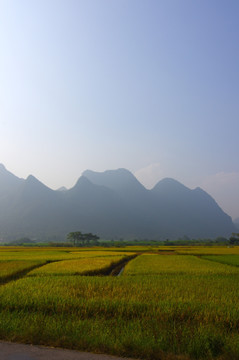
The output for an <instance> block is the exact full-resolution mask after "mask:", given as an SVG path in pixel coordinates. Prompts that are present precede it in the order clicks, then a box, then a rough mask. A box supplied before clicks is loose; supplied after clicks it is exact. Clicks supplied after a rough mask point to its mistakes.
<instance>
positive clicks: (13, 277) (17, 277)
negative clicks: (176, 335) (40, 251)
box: [0, 261, 55, 285]
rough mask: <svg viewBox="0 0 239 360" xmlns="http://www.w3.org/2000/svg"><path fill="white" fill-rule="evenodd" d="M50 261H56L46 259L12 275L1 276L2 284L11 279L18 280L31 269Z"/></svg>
mask: <svg viewBox="0 0 239 360" xmlns="http://www.w3.org/2000/svg"><path fill="white" fill-rule="evenodd" d="M50 262H55V261H46V262H44V263H41V264H35V265H32V266H29V267H26V268H25V269H23V270H20V271H16V272H14V273H12V274H10V275H6V276H4V277H2V278H1V277H0V285H5V284H7V283H9V282H10V281H14V280H18V279H21V278H23V277H24V276H26V275H27V274H28V273H29V272H30V271H32V270H34V269H38V268H40V267H42V266H44V265H46V264H48V263H50Z"/></svg>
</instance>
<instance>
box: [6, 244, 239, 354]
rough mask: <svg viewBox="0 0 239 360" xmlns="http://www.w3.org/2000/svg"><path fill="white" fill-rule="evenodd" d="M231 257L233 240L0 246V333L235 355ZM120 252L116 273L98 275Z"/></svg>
mask: <svg viewBox="0 0 239 360" xmlns="http://www.w3.org/2000/svg"><path fill="white" fill-rule="evenodd" d="M134 254H135V255H137V256H136V257H135V258H132V255H134ZM238 259H239V249H238V248H237V247H233V248H227V247H222V246H221V247H197V248H196V247H191V248H190V247H162V248H161V247H127V248H123V249H122V248H120V249H117V248H114V249H113V248H110V249H107V250H106V249H97V250H96V249H94V248H92V249H74V248H62V249H56V248H55V249H54V248H49V249H42V248H41V249H37V248H31V249H30V248H1V249H0V279H1V277H5V278H6V276H7V280H6V281H5V283H4V284H2V285H1V286H0V339H2V340H11V341H17V342H25V343H34V344H45V345H50V346H60V347H65V348H71V349H79V350H86V351H92V352H96V353H100V352H102V353H109V354H115V355H122V356H130V357H132V358H142V359H156V360H159V359H162V360H163V359H165V360H166V359H167V360H169V359H185V360H186V359H220V360H222V359H225V360H226V359H239V325H238V324H239V306H238V298H239V288H238V282H239V267H238V265H239V261H238ZM125 260H127V261H128V260H130V261H129V262H128V263H127V264H126V266H125V268H124V271H123V272H122V274H121V275H120V276H111V275H109V274H110V272H108V273H107V275H106V273H105V268H109V269H111V268H114V267H117V265H118V264H122V261H125ZM17 272H19V274H20V275H19V277H18V278H16V274H17ZM85 275H87V276H85ZM89 275H91V276H89Z"/></svg>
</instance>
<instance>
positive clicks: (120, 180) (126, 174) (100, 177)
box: [82, 168, 145, 191]
mask: <svg viewBox="0 0 239 360" xmlns="http://www.w3.org/2000/svg"><path fill="white" fill-rule="evenodd" d="M82 175H83V176H85V177H86V178H87V179H89V180H90V181H91V182H92V183H93V184H95V185H101V186H105V187H108V188H110V189H111V190H116V191H125V190H133V191H135V190H136V191H137V190H142V189H144V190H145V188H144V187H143V185H142V184H141V183H140V182H139V181H138V180H137V179H136V177H135V176H134V175H133V174H132V173H131V172H130V171H129V170H127V169H124V168H120V169H116V170H106V171H104V172H95V171H92V170H86V171H84V172H83V174H82Z"/></svg>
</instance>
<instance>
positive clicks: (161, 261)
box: [123, 254, 239, 275]
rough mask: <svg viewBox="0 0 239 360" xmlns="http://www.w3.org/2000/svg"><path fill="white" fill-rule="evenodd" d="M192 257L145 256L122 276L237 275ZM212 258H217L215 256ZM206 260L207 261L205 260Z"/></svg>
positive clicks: (204, 260)
mask: <svg viewBox="0 0 239 360" xmlns="http://www.w3.org/2000/svg"><path fill="white" fill-rule="evenodd" d="M210 258H211V257H203V259H201V258H198V257H195V256H192V255H187V256H185V255H170V256H166V255H156V254H145V255H141V256H138V257H137V258H136V259H134V260H132V261H130V263H129V264H128V265H127V266H126V268H125V270H124V273H123V274H124V275H159V274H165V275H166V274H189V275H191V274H195V275H196V274H208V275H210V274H224V275H226V274H228V275H230V274H238V275H239V269H237V268H233V267H231V266H225V265H222V264H217V263H215V262H212V261H209V260H210ZM214 258H217V257H216V256H215V257H214ZM207 259H208V260H207Z"/></svg>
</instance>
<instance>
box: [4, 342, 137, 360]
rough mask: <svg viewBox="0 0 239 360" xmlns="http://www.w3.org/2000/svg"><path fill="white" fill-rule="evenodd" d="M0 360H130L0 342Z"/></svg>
mask: <svg viewBox="0 0 239 360" xmlns="http://www.w3.org/2000/svg"><path fill="white" fill-rule="evenodd" d="M0 359H1V360H132V359H129V358H121V357H117V356H110V355H102V354H91V353H87V352H81V351H76V350H66V349H59V348H58V349H55V348H50V347H45V346H36V345H25V344H16V343H11V342H7V341H0Z"/></svg>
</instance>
